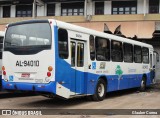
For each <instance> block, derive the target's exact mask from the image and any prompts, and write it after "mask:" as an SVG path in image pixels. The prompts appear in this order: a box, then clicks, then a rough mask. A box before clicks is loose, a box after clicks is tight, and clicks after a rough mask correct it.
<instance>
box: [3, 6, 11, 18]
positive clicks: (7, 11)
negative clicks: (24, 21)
mask: <svg viewBox="0 0 160 118" xmlns="http://www.w3.org/2000/svg"><path fill="white" fill-rule="evenodd" d="M10 11H11V7H10V6H3V18H8V17H10V13H11V12H10Z"/></svg>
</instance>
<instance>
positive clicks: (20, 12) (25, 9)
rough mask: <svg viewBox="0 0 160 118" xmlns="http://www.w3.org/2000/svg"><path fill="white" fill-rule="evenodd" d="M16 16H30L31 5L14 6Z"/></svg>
mask: <svg viewBox="0 0 160 118" xmlns="http://www.w3.org/2000/svg"><path fill="white" fill-rule="evenodd" d="M16 17H32V5H18V6H16Z"/></svg>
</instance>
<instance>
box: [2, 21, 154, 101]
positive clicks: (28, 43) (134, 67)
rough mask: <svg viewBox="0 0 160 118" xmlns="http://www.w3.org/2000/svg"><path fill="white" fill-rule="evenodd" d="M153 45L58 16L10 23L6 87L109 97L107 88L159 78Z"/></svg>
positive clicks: (67, 95)
mask: <svg viewBox="0 0 160 118" xmlns="http://www.w3.org/2000/svg"><path fill="white" fill-rule="evenodd" d="M153 55H154V49H153V47H152V46H151V45H148V44H145V43H142V42H138V41H134V40H130V39H127V38H122V37H118V36H115V35H111V34H106V33H103V32H98V31H94V30H91V29H87V28H83V27H80V26H76V25H72V24H68V23H64V22H61V21H57V20H51V19H50V20H29V21H22V22H17V23H13V24H9V25H8V26H7V28H6V35H5V38H4V51H3V67H2V70H3V72H2V73H3V76H2V85H3V89H6V90H20V91H23V90H24V91H36V92H40V93H43V94H50V95H54V96H60V97H63V98H66V99H68V98H72V97H78V96H91V97H92V98H93V100H97V101H100V100H103V99H104V98H105V94H106V92H111V91H117V90H123V89H129V88H135V87H139V88H140V89H141V90H145V88H146V86H148V85H150V84H152V83H153V80H154V73H153V70H154V67H155V65H153V64H154V59H153Z"/></svg>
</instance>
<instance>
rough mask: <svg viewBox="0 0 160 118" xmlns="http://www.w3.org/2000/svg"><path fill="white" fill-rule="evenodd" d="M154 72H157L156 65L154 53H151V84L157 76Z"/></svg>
mask: <svg viewBox="0 0 160 118" xmlns="http://www.w3.org/2000/svg"><path fill="white" fill-rule="evenodd" d="M154 70H155V65H154V64H153V53H152V52H150V80H151V82H153V79H154V76H155V73H154Z"/></svg>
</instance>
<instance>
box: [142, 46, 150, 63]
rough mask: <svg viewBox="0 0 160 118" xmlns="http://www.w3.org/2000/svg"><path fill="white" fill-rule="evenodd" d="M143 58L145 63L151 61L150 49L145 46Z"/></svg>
mask: <svg viewBox="0 0 160 118" xmlns="http://www.w3.org/2000/svg"><path fill="white" fill-rule="evenodd" d="M142 60H143V63H146V64H148V63H149V49H148V48H145V47H143V48H142Z"/></svg>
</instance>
